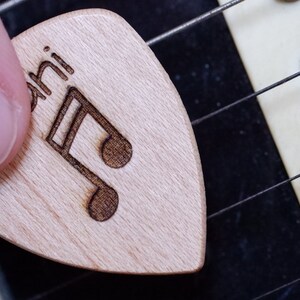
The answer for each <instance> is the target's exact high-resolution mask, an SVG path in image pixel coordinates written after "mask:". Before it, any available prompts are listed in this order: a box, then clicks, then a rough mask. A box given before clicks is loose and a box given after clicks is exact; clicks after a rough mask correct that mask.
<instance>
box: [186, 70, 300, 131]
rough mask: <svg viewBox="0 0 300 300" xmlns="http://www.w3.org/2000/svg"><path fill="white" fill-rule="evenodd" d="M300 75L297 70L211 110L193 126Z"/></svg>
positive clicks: (193, 122) (196, 120) (193, 123)
mask: <svg viewBox="0 0 300 300" xmlns="http://www.w3.org/2000/svg"><path fill="white" fill-rule="evenodd" d="M299 76H300V71H298V72H296V73H294V74H292V75H290V76H288V77H286V78H283V79H281V80H279V81H277V82H275V83H273V84H271V85H269V86H267V87H265V88H263V89H261V90H259V91H257V92H254V93H252V94H249V95H247V96H246V97H243V98H241V99H239V100H237V101H235V102H232V103H230V104H228V105H226V106H223V107H221V108H220V109H217V110H215V111H213V112H211V113H209V114H207V115H205V116H203V117H200V118H198V119H195V120H193V121H192V122H191V123H192V125H193V126H197V125H199V124H200V123H202V122H203V121H205V120H208V119H210V118H212V117H214V116H216V115H218V114H220V113H222V112H225V111H227V110H229V109H231V108H233V107H235V106H236V105H238V104H241V103H244V102H246V101H248V100H255V99H256V97H257V96H259V95H262V94H264V93H266V92H268V91H270V90H272V89H274V88H276V87H279V86H281V85H283V84H285V83H287V82H289V81H291V80H293V79H295V78H297V77H299Z"/></svg>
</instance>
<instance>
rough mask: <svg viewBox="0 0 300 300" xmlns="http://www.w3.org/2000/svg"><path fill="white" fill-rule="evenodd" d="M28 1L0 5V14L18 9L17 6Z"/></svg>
mask: <svg viewBox="0 0 300 300" xmlns="http://www.w3.org/2000/svg"><path fill="white" fill-rule="evenodd" d="M25 1H27V0H9V1H6V2H4V3H2V4H0V14H2V13H4V12H6V11H7V10H9V9H11V8H13V7H16V6H17V5H20V4H22V3H24V2H25Z"/></svg>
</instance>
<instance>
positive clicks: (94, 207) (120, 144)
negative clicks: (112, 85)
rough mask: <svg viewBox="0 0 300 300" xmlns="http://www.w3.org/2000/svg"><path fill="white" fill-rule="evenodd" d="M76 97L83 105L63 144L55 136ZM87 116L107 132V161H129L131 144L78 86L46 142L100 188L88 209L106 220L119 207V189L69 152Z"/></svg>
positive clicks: (119, 163) (104, 153) (117, 163)
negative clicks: (116, 189) (56, 140)
mask: <svg viewBox="0 0 300 300" xmlns="http://www.w3.org/2000/svg"><path fill="white" fill-rule="evenodd" d="M75 99H76V100H77V101H78V102H79V104H80V106H79V108H78V109H77V111H76V113H75V116H74V118H73V120H72V122H71V123H70V127H69V130H68V132H67V135H66V137H65V139H64V142H63V144H62V145H59V144H57V143H56V142H55V141H54V140H53V138H54V136H55V134H56V132H57V130H58V128H59V126H60V124H61V122H62V120H63V118H64V116H65V115H66V113H67V111H68V108H69V107H70V105H71V103H72V101H73V100H75ZM87 115H90V116H91V117H92V118H93V119H94V120H95V121H96V122H97V123H98V124H99V125H100V126H101V127H102V128H103V129H104V130H105V131H106V132H107V133H108V137H107V138H106V140H105V141H104V142H103V143H102V146H101V149H100V152H101V156H102V159H103V161H104V163H105V164H106V165H108V166H109V167H111V168H121V167H124V166H125V165H126V164H127V163H128V162H129V161H130V159H131V156H132V146H131V144H130V143H129V141H128V140H127V139H126V138H124V137H123V136H122V135H121V134H120V132H119V131H118V130H117V129H116V128H115V127H114V126H113V125H112V124H111V123H110V122H109V121H108V120H107V119H106V118H105V117H104V116H103V115H102V114H101V113H100V112H99V111H98V110H97V109H96V108H95V107H94V106H93V104H92V103H91V102H89V101H88V100H87V98H86V97H85V96H84V95H83V94H82V93H81V92H80V91H79V90H78V89H77V88H75V87H71V88H70V89H69V91H68V93H67V96H66V97H65V99H64V102H63V104H62V106H61V108H60V110H59V112H58V115H57V117H56V119H55V121H54V123H53V125H52V128H51V130H50V132H49V135H48V136H47V138H46V141H47V142H48V143H49V144H50V145H51V146H52V147H53V149H55V150H56V151H57V152H58V153H59V154H60V155H61V156H62V157H63V158H64V159H65V160H67V161H68V162H69V163H70V164H71V165H72V166H73V167H74V168H75V169H76V170H78V171H79V172H80V173H81V174H82V175H83V176H85V177H86V178H87V179H88V180H89V181H90V182H92V183H93V184H94V185H95V186H96V187H97V189H96V191H95V193H94V194H93V196H92V197H91V199H90V201H89V204H88V212H89V214H90V216H91V217H92V218H93V219H95V220H97V221H105V220H107V219H109V218H110V217H111V216H112V215H113V214H114V213H115V211H116V210H117V207H118V203H119V198H118V194H117V192H116V191H115V190H114V189H113V188H112V187H110V186H109V185H108V184H107V183H105V182H104V181H103V180H102V179H101V178H99V177H98V176H97V175H96V174H94V173H93V172H92V171H91V170H89V169H88V168H87V167H85V166H84V165H83V164H82V163H81V162H79V161H78V160H77V159H76V158H74V157H73V156H72V155H71V154H70V149H71V146H72V143H73V141H74V139H75V137H76V134H77V132H78V130H79V128H80V125H81V123H82V122H83V120H84V118H85V117H86V116H87Z"/></svg>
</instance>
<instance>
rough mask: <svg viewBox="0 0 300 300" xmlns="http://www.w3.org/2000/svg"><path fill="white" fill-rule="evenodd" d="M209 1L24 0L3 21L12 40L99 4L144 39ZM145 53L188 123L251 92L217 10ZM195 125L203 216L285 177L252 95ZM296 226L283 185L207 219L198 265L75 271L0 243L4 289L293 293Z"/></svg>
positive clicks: (294, 207)
mask: <svg viewBox="0 0 300 300" xmlns="http://www.w3.org/2000/svg"><path fill="white" fill-rule="evenodd" d="M2 2H3V1H2ZM0 3H1V2H0ZM215 6H217V2H216V1H215V0H200V1H196V0H148V1H141V0H127V1H124V0H123V1H122V0H111V1H92V0H87V1H75V0H64V1H53V0H52V1H51V0H31V1H30V0H29V1H27V2H26V3H25V4H22V5H20V6H18V7H16V8H14V9H12V10H9V11H7V12H6V13H4V14H3V15H2V16H1V17H2V18H3V21H4V23H5V25H6V27H7V29H8V31H9V34H10V35H11V37H13V36H15V35H17V34H19V33H21V32H22V31H23V30H25V29H27V28H30V27H31V26H33V25H35V24H37V23H39V22H41V21H43V20H46V19H48V18H50V17H53V16H56V15H58V14H61V13H65V12H68V11H72V10H76V9H80V8H92V7H100V8H106V9H109V10H112V11H114V12H116V13H118V14H120V15H121V16H122V17H124V18H125V19H126V20H127V21H128V22H129V23H130V24H131V25H132V26H133V27H134V28H135V29H136V31H137V32H138V33H139V34H140V35H141V36H142V37H143V38H144V39H145V40H148V39H150V38H152V37H154V36H156V35H158V34H160V33H162V32H164V31H166V30H168V29H171V28H173V27H174V26H176V25H179V24H180V23H182V22H185V21H188V20H190V19H191V18H193V17H196V16H197V15H199V14H201V13H203V12H205V11H207V10H209V9H212V8H214V7H215ZM152 50H153V51H154V52H155V54H156V56H157V57H158V59H159V60H160V61H161V63H162V65H163V66H164V68H165V69H166V71H167V72H168V73H169V75H170V77H171V79H172V81H173V82H174V84H175V86H176V87H177V89H178V91H179V93H180V95H181V97H182V100H183V102H184V105H185V107H186V109H187V111H188V114H189V116H190V119H191V120H194V119H196V118H198V117H200V116H203V115H205V114H207V113H209V112H211V111H214V110H216V109H217V108H219V107H222V106H224V105H226V104H229V103H231V102H233V101H235V100H237V99H239V98H240V97H243V96H245V95H247V94H249V93H250V92H252V87H251V84H250V82H249V80H248V77H247V75H246V73H245V70H244V68H243V65H242V63H241V61H240V58H239V56H238V53H237V50H236V48H235V45H234V43H233V41H232V38H231V36H230V33H229V30H228V28H227V25H226V23H225V21H224V18H223V16H217V17H215V18H213V19H211V20H209V21H206V22H205V23H203V24H199V25H197V26H195V27H193V28H191V29H189V30H186V31H184V32H183V33H180V34H178V35H176V36H174V37H172V38H170V39H168V40H165V41H162V42H161V43H159V44H158V45H155V46H153V47H152ZM0 55H1V54H0ZM0 67H1V66H0ZM194 131H195V135H196V138H197V142H198V146H199V151H200V155H201V159H202V165H203V173H204V179H205V186H206V191H207V210H208V215H210V214H212V213H214V212H217V211H219V210H220V209H223V208H225V207H227V206H228V205H231V204H233V203H237V202H238V201H240V200H242V199H245V198H246V197H247V196H250V195H252V194H255V193H257V192H259V191H260V190H262V189H265V188H267V187H269V186H272V185H273V184H275V183H277V182H279V181H282V180H284V179H286V178H287V175H286V172H285V170H284V167H283V165H282V162H281V159H280V157H279V155H278V152H277V150H276V147H275V145H274V142H273V140H272V137H271V135H270V132H269V130H268V127H267V125H266V122H265V120H264V117H263V115H262V112H261V110H260V108H259V105H258V104H257V102H256V100H254V101H250V102H248V103H245V104H241V105H239V106H237V107H235V108H233V109H231V110H229V111H226V112H224V113H222V114H220V115H218V116H216V117H214V118H211V119H209V120H207V121H205V122H203V123H201V124H200V125H198V126H195V127H194ZM299 171H300V170H299ZM299 225H300V209H299V204H298V202H297V199H296V197H295V195H294V192H293V190H292V188H291V186H290V185H285V186H282V187H280V188H278V189H276V190H274V191H271V192H268V193H266V194H264V195H262V196H260V197H257V198H255V199H253V200H251V201H249V202H247V203H245V204H243V205H240V206H238V207H236V208H234V209H231V210H229V211H227V212H225V213H223V214H221V215H219V216H216V217H214V218H211V219H209V220H208V232H207V238H208V239H207V255H206V263H205V267H204V268H203V270H201V271H200V272H198V273H196V274H191V275H174V276H155V277H152V276H148V277H147V276H128V275H114V274H104V273H95V272H89V271H85V270H80V269H75V268H72V267H68V266H64V265H61V264H57V263H55V262H52V261H48V260H46V259H43V258H40V257H38V256H35V255H33V254H30V253H28V252H26V251H24V250H21V249H19V248H18V247H16V246H13V245H11V244H9V243H8V242H6V241H4V240H0V271H1V270H2V290H3V292H6V293H7V295H8V296H9V294H10V296H11V298H12V299H119V298H126V299H253V298H255V297H259V296H261V295H264V294H265V293H267V292H269V291H272V290H274V289H277V288H278V290H276V291H274V292H272V293H270V294H269V295H266V296H263V297H262V299H265V300H269V299H300V283H299V282H300V281H297V282H295V283H294V284H290V285H288V286H287V287H282V286H283V285H285V284H288V283H291V282H293V281H294V280H297V279H299V278H300V269H299V266H300V259H299V258H300V230H299ZM0 281H1V280H0ZM5 286H6V288H7V289H6V288H5ZM280 287H281V288H280ZM8 299H9V298H8Z"/></svg>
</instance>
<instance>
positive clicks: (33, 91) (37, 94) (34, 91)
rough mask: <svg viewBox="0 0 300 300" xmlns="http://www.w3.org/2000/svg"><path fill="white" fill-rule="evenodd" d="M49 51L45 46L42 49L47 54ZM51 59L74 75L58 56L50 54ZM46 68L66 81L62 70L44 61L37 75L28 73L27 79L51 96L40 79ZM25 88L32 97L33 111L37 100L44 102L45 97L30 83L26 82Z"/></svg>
mask: <svg viewBox="0 0 300 300" xmlns="http://www.w3.org/2000/svg"><path fill="white" fill-rule="evenodd" d="M49 50H50V47H49V46H45V47H44V52H48V51H49ZM51 57H52V58H53V59H54V60H55V61H56V62H57V63H59V65H60V66H62V67H63V68H64V69H65V70H66V71H67V72H68V73H69V74H70V75H73V74H74V72H75V71H74V69H73V68H72V67H71V66H70V65H69V64H67V63H66V62H65V61H64V60H63V59H62V58H61V57H60V56H58V55H57V54H56V53H52V54H51ZM46 68H51V69H52V70H53V71H54V72H55V73H56V74H57V75H58V76H59V77H60V78H61V79H62V80H64V81H67V80H68V77H67V76H66V75H65V74H64V73H63V71H62V70H60V69H59V67H58V66H56V65H55V64H53V63H52V62H50V61H48V60H46V61H43V62H41V64H40V65H39V68H38V71H37V74H34V73H32V72H31V73H29V74H28V75H29V77H30V78H31V79H32V81H33V82H34V83H35V84H36V85H37V86H38V88H40V89H41V90H42V91H43V92H44V93H45V94H46V95H48V96H49V95H51V94H52V92H51V90H50V89H49V88H48V86H46V84H45V83H44V82H43V81H42V77H43V74H44V71H45V70H46ZM27 87H28V89H29V90H30V92H31V96H32V101H31V111H34V109H35V108H36V106H37V103H38V99H39V98H41V99H42V100H46V96H45V95H44V94H43V93H42V92H41V91H40V90H39V89H38V88H37V87H35V86H34V85H33V84H32V83H29V82H27Z"/></svg>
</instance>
